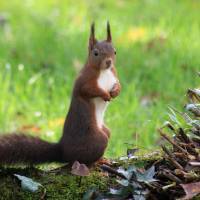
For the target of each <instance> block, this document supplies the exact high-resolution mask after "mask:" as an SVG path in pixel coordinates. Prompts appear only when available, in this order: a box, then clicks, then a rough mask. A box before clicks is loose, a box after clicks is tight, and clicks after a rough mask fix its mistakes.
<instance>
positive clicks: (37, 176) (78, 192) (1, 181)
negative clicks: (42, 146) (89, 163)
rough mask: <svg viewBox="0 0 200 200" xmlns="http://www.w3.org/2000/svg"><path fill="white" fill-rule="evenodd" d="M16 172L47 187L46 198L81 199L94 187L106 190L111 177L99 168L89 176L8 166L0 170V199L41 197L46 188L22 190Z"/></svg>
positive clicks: (23, 199)
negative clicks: (15, 175) (36, 190)
mask: <svg viewBox="0 0 200 200" xmlns="http://www.w3.org/2000/svg"><path fill="white" fill-rule="evenodd" d="M14 173H17V174H20V175H24V176H27V177H30V178H32V179H33V180H35V181H37V182H39V183H41V184H42V185H43V186H44V187H45V189H46V196H45V197H46V199H56V200H59V199H70V200H71V199H77V200H78V199H81V198H82V196H83V194H84V193H85V192H86V191H87V190H88V189H89V188H92V187H95V188H98V189H99V191H102V192H105V191H106V190H107V186H108V185H109V184H110V182H111V179H108V178H107V177H106V176H105V175H103V174H102V173H101V172H100V171H98V170H97V169H94V170H92V172H91V174H90V175H89V176H87V177H82V178H81V182H80V177H78V176H74V175H71V174H70V172H69V170H67V169H62V170H60V171H58V172H56V171H55V172H54V171H53V172H51V171H49V172H45V171H42V170H39V169H36V168H32V169H30V168H24V169H23V168H7V169H3V170H2V171H1V172H0V193H1V195H0V200H7V199H9V200H12V199H13V200H14V199H15V200H16V199H20V200H25V199H26V200H27V199H40V197H41V196H42V195H43V193H44V189H43V188H41V189H40V191H38V192H36V193H30V192H27V191H22V189H21V187H20V182H19V181H18V180H17V179H16V178H15V177H14V176H13V174H14Z"/></svg>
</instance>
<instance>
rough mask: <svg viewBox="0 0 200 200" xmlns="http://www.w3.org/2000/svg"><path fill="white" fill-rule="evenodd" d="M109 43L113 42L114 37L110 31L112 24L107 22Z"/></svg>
mask: <svg viewBox="0 0 200 200" xmlns="http://www.w3.org/2000/svg"><path fill="white" fill-rule="evenodd" d="M107 41H108V42H112V36H111V31H110V23H109V21H107Z"/></svg>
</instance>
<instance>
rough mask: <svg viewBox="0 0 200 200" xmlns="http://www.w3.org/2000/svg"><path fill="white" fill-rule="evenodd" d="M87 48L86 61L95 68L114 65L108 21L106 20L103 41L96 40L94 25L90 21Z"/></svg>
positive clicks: (114, 54) (105, 67)
mask: <svg viewBox="0 0 200 200" xmlns="http://www.w3.org/2000/svg"><path fill="white" fill-rule="evenodd" d="M88 48H89V49H88V50H89V54H88V62H89V65H90V66H92V67H94V68H96V69H108V68H110V67H112V66H113V65H114V63H115V56H116V50H115V48H114V47H113V44H112V36H111V31H110V24H109V22H107V38H106V40H103V41H98V40H97V39H96V38H95V26H94V23H92V25H91V32H90V39H89V47H88Z"/></svg>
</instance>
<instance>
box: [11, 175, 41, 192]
mask: <svg viewBox="0 0 200 200" xmlns="http://www.w3.org/2000/svg"><path fill="white" fill-rule="evenodd" d="M14 176H16V177H17V178H18V179H19V180H20V181H21V187H22V189H23V190H26V191H29V192H36V191H37V190H38V189H39V187H42V185H41V184H40V183H37V182H35V181H33V180H32V179H31V178H28V177H26V176H21V175H19V174H14Z"/></svg>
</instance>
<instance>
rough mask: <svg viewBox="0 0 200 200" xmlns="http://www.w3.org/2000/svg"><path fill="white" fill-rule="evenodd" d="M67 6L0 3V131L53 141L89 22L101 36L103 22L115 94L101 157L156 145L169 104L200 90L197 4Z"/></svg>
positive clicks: (50, 0) (119, 0) (140, 0)
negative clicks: (111, 46)
mask: <svg viewBox="0 0 200 200" xmlns="http://www.w3.org/2000/svg"><path fill="white" fill-rule="evenodd" d="M73 2H75V1H64V0H63V1H58V0H43V1H39V0H35V1H33V0H26V1H23V3H22V1H20V0H10V1H6V0H2V1H0V132H2V133H4V132H12V131H25V132H30V133H33V134H36V135H38V136H40V137H42V138H44V139H46V140H49V141H57V140H58V138H59V137H60V135H61V132H62V124H63V120H64V118H65V115H66V112H67V110H68V107H69V103H70V96H71V91H72V86H73V82H74V79H75V77H76V74H77V73H78V71H79V70H80V68H81V67H82V66H83V65H84V62H85V59H86V56H87V42H88V35H89V25H90V23H91V22H92V21H93V20H94V21H95V22H96V28H97V31H96V32H97V36H98V38H100V39H104V37H105V30H106V29H105V27H106V21H107V19H109V20H110V23H111V27H112V33H113V41H114V43H115V46H116V49H117V69H118V73H119V77H120V81H121V83H122V92H121V95H120V96H119V97H118V98H117V99H116V100H114V101H113V102H112V103H111V104H110V106H109V108H108V110H107V113H106V123H107V124H108V127H110V129H111V130H112V137H111V140H110V144H109V148H108V150H107V156H118V155H120V154H123V153H125V150H126V148H127V145H126V144H124V143H131V144H133V145H135V146H139V147H140V148H143V149H146V148H152V147H156V140H157V139H158V134H157V132H156V128H157V127H159V126H160V125H162V124H163V122H164V121H165V120H166V119H167V112H168V106H169V105H171V106H175V107H177V108H179V109H181V108H182V106H183V105H184V103H185V99H184V98H182V96H183V94H184V93H185V91H186V89H187V88H190V87H191V88H192V87H195V86H199V80H198V77H197V76H196V74H195V73H196V72H197V71H198V70H199V69H200V59H199V52H200V37H199V36H200V13H199V10H200V2H199V1H198V0H182V1H174V0H161V1H156V0H134V1H130V0H129V1H123V0H109V1H103V0H102V1H101V0H98V1H92V0H87V1H86V0H85V1H80V2H79V1H76V3H73ZM94 2H95V3H94Z"/></svg>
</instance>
